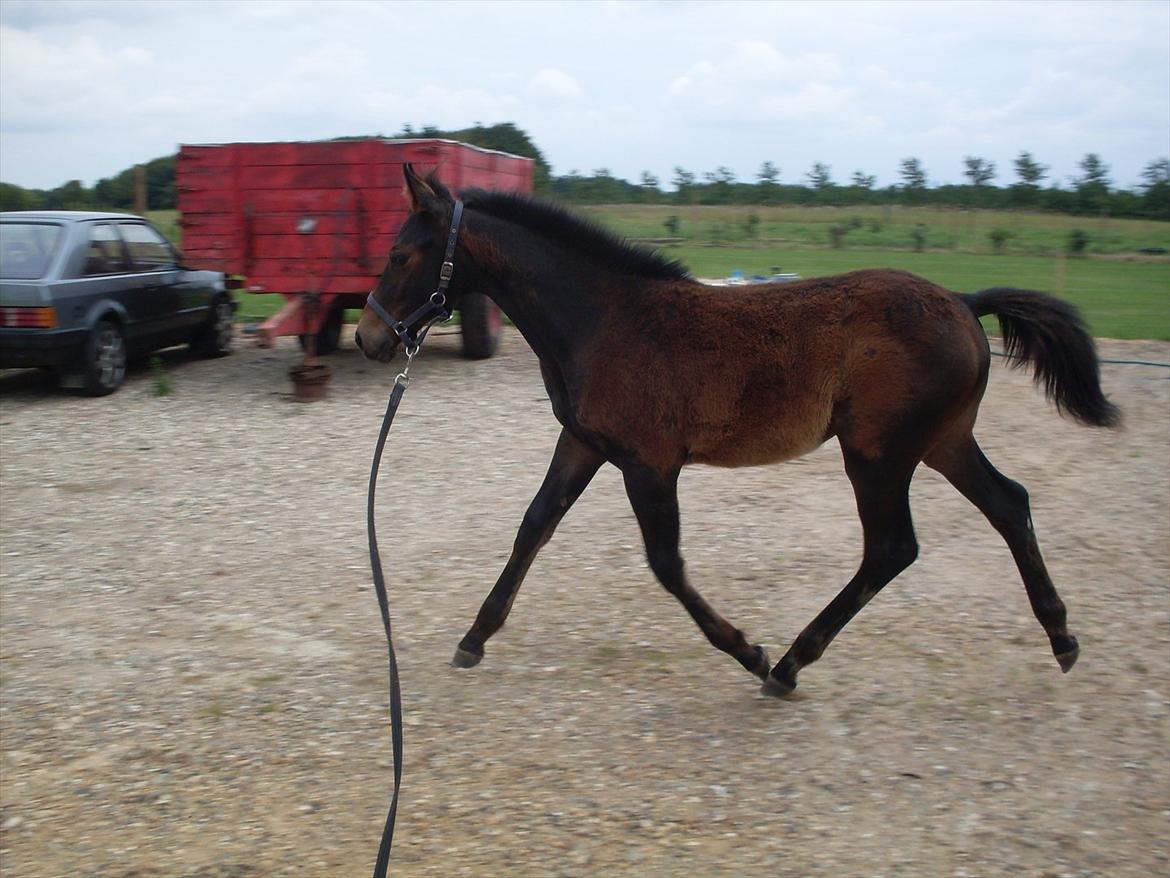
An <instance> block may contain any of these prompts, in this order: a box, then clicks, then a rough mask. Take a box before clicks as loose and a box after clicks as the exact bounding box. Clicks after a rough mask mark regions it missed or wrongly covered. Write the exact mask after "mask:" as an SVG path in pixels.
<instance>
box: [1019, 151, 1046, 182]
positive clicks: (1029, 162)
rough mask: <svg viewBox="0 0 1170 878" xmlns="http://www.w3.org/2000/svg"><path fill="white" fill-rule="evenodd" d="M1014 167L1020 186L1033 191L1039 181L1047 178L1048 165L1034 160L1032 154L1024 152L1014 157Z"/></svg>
mask: <svg viewBox="0 0 1170 878" xmlns="http://www.w3.org/2000/svg"><path fill="white" fill-rule="evenodd" d="M1014 164H1015V166H1016V176H1017V177H1018V178H1019V180H1020V185H1021V186H1030V187H1031V188H1033V189H1036V188H1039V186H1040V181H1041V180H1043V179H1044V178H1045V177H1047V176H1048V165H1042V164H1040V163H1039V162H1038V161H1036V160H1035V159H1034V158H1032V153H1030V152H1027V151H1024V152H1021V153H1020V154H1019V155H1018V156H1016V160H1015V162H1014Z"/></svg>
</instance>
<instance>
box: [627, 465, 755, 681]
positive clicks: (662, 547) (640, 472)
mask: <svg viewBox="0 0 1170 878" xmlns="http://www.w3.org/2000/svg"><path fill="white" fill-rule="evenodd" d="M622 475H623V476H624V477H625V482H626V494H627V495H628V496H629V498H630V505H631V506H632V507H633V508H634V515H635V516H636V517H637V519H638V525H639V527H641V529H642V538H643V540H644V541H645V543H646V558H647V560H648V561H649V562H650V569H651V570H653V571H654V575H655V576H657V577H658V581H659V582H661V583H662V585H663V587H665V588H666V590H667V591H668V592H670V593H671V594H672V595H674V596H675V597H676V598H677V599H678V601H679V603H681V604H682V605H683V606H684V607H686V610H687V612H688V613H690V614H691V618H692V619H694V620H695V623H696V624H697V625H698V626H699V628H700V629H701V630H702V632H703V633H704V634H706V635H707V639H708V640H709V641H711V644H712V645H713V646H714V647H716V648H717V649H720V650H722V651H723V652H725V653H727V654H728V655H730V656H731V657H732V658H734V659H735V660H736V661H738V662H739V663H740V664H741V665H743V666H744V668H746V669H747V670H748V671H750V672H751V673H753V674H755V675H756V676H757V677H760V678H761V679H763V678H765V677H767V675H768V669H769V667H770V665H771V662H770V661H769V659H768V654H767V653H766V652H764V649H763V648H762V647H760V646H755V645H752V644H750V643H748V642H747V639H746V638H745V637H744V636H743V632H742V631H740V630H739V629H738V628H736V627H735V626H734V625H732V624H731V623H730V622H728V621H727V620H726V619H724V618H723V617H722V616H720V615H719V614H718V613H717V612H715V610H714V609H712V607H711V605H710V604H708V603H707V602H706V601H705V600H703V596H702V595H700V594H699V593H698V592H697V591H695V589H694V588H693V587H692V586H691V584H690V583H689V582H687V577H686V572H685V571H684V569H683V560H682V556H681V555H680V554H679V550H678V543H679V514H678V471H677V470H675V471H674V472H672V473H669V474H667V475H665V476H663V475H661V474H660V473H657V472H654V471H653V470H650V469H648V468H642V467H635V466H630V467H626V468H625V469H623V470H622Z"/></svg>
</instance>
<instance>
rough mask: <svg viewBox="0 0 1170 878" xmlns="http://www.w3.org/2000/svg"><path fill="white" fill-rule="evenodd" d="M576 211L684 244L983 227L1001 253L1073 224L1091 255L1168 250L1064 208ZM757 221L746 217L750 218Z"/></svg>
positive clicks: (1154, 225)
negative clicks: (672, 222) (997, 234)
mask: <svg viewBox="0 0 1170 878" xmlns="http://www.w3.org/2000/svg"><path fill="white" fill-rule="evenodd" d="M577 210H578V211H579V212H580V213H583V214H585V215H586V216H590V217H593V218H594V219H596V220H598V221H599V222H602V223H603V224H605V225H606V226H608V227H609V228H612V229H614V230H615V231H616V232H618V233H619V234H622V235H626V236H628V237H634V238H664V237H668V236H670V232H669V231H668V230H667V227H666V221H667V219H668V218H669V217H672V216H673V217H676V218H677V219H678V221H679V228H678V237H681V238H685V239H687V240H688V242H690V243H717V244H727V243H731V244H751V243H757V244H761V245H764V246H773V245H778V244H779V245H785V246H790V247H791V246H797V247H828V246H829V243H830V233H829V230H830V229H831V228H833V227H835V226H844V227H848V229H849V231H848V232H847V233H846V234H845V238H844V246H845V247H846V248H853V247H859V248H864V249H907V250H909V249H913V246H914V236H915V234H916V232H917V231H920V232H921V233H922V234H924V235H925V243H926V247H927V249H931V250H935V249H942V250H952V251H964V252H972V253H987V254H991V253H994V252H995V247H994V245H993V244H992V240H991V233H992V232H993V231H995V230H1000V231H1001V232H1003V233H1006V238H1005V240H1004V244H1003V252H1004V253H1007V254H1012V253H1015V254H1027V255H1054V254H1056V253H1057V252H1060V251H1065V250H1067V248H1068V243H1069V236H1070V235H1071V234H1072V233H1073V231H1074V230H1079V231H1081V232H1083V233H1084V234H1085V235H1086V237H1087V239H1088V245H1087V246H1088V252H1089V253H1093V254H1115V253H1134V252H1137V251H1139V250H1141V249H1143V248H1147V247H1162V248H1166V249H1170V223H1165V222H1159V221H1156V220H1132V219H1112V218H1109V217H1084V216H1069V215H1065V214H1047V213H1024V212H1015V211H992V210H954V209H941V208H926V207H895V206H885V207H765V206H751V205H735V206H705V205H696V206H672V205H657V204H655V205H638V204H614V205H598V206H581V207H579V208H577ZM753 216H754V217H756V219H757V222H756V223H755V224H754V225H752V224H750V223H749V218H750V217H753Z"/></svg>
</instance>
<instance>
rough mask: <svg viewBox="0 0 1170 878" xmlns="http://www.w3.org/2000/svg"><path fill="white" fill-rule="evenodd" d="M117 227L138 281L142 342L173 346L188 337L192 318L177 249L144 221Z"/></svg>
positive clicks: (151, 345) (121, 224)
mask: <svg viewBox="0 0 1170 878" xmlns="http://www.w3.org/2000/svg"><path fill="white" fill-rule="evenodd" d="M117 225H118V231H119V232H121V234H122V240H123V241H125V243H126V251H127V253H128V255H129V257H130V270H131V272H132V273H133V276H134V279H135V281H136V286H137V290H138V293H137V306H138V310H139V313H140V315H141V316H142V320H143V335H144V339H143V340H144V342H146V343H147V344H148V346H150V347H163V346H165V345H168V344H174V343H175V342H177V341H179V340H180V339H181V338H182V337H183V336H184V335H185V334H188V330H187V328H186V326H187V323H186V318H188V317H189V316H190V315H189V313H188V309H186V308H185V307H184V302H183V301H182V296H181V293H180V289H179V275H180V271H179V266H178V265H177V264H176V260H175V254H174V250H172V249H171V246H170V245H169V244H168V243H167V241H166V239H165V238H164V237H163V236H162V235H160V234H159V233H158V232H157V231H155V229H154V228H153V227H152V226H150V225H148V224H147V223H145V222H141V221H138V222H135V221H125V220H122V221H119V222H118V224H117Z"/></svg>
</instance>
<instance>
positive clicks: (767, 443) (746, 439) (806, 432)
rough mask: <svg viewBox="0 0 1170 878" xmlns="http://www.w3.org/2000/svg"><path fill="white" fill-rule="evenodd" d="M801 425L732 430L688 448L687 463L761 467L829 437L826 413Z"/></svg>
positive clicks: (794, 455) (809, 448)
mask: <svg viewBox="0 0 1170 878" xmlns="http://www.w3.org/2000/svg"><path fill="white" fill-rule="evenodd" d="M818 415H820V416H818V417H808V416H807V414H806V416H805V418H804V419H803V420H802V422H801V423H787V424H785V423H777V424H773V425H770V427H769V428H767V429H756V430H743V429H740V430H731V431H727V432H722V433H721V434H720V435H717V436H711V437H708V438H707V439H706V440H705V441H702V442H698V443H696V444H695V445H693V446H692V447H691V448H690V454H689V455H688V460H689V461H690V462H692V463H705V464H709V465H711V466H729V467H730V466H761V465H763V464H766V463H780V462H781V461H785V460H793V459H795V458H797V457H802V456H803V455H805V454H808V453H809V452H810V451H812V450H813V449H815V448H817V447H818V446H819V445H821V443H823V442H824V441H825V439H826V438H827V437H828V433H829V412H828V411H825V412H824V413H823V414H821V413H818Z"/></svg>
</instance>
